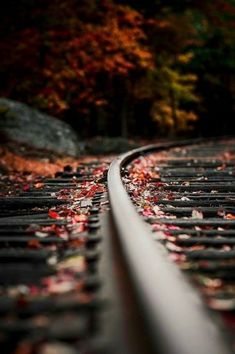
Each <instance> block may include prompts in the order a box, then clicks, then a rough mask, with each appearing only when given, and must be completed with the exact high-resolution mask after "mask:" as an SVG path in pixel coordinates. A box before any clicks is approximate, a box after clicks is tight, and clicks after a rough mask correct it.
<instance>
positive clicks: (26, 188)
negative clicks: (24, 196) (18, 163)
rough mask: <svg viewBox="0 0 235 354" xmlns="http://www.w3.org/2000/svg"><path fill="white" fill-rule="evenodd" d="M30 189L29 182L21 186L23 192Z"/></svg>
mask: <svg viewBox="0 0 235 354" xmlns="http://www.w3.org/2000/svg"><path fill="white" fill-rule="evenodd" d="M29 190H30V185H29V184H25V185H24V186H23V191H24V192H27V191H29Z"/></svg>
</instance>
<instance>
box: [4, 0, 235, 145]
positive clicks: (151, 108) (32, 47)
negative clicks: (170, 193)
mask: <svg viewBox="0 0 235 354" xmlns="http://www.w3.org/2000/svg"><path fill="white" fill-rule="evenodd" d="M234 30H235V1H234V0H214V1H211V0H174V1H170V0H151V1H148V3H147V1H146V2H144V1H141V0H119V1H118V0H115V1H114V0H113V1H112V0H99V1H98V0H64V1H63V0H50V1H49V0H37V1H35V0H18V1H15V0H8V1H7V2H5V4H4V8H3V7H2V8H1V12H0V53H1V55H0V96H1V97H7V98H11V99H13V100H17V101H21V102H24V103H27V104H29V105H31V106H33V107H36V108H37V109H40V110H41V111H44V112H46V113H49V114H51V115H53V116H55V117H58V118H59V119H61V120H64V121H66V122H68V123H69V124H70V125H72V126H73V128H75V130H76V132H77V133H78V134H79V136H80V137H81V138H84V137H91V136H96V135H102V136H123V137H143V136H144V137H147V138H151V137H156V136H164V137H166V136H167V137H172V136H185V135H193V136H198V135H210V136H211V135H221V134H232V133H234V125H235V124H233V121H234V113H235V31H234Z"/></svg>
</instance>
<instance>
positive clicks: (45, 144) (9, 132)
mask: <svg viewBox="0 0 235 354" xmlns="http://www.w3.org/2000/svg"><path fill="white" fill-rule="evenodd" d="M0 140H1V142H2V143H3V141H4V142H5V143H6V142H8V141H10V142H13V143H17V144H23V145H25V146H27V148H30V147H32V148H34V149H42V150H48V151H51V152H54V153H57V154H60V155H68V156H76V155H77V153H78V151H77V150H78V140H77V136H76V134H75V132H74V131H73V130H72V128H71V127H70V126H69V125H68V124H66V123H65V122H62V121H60V120H59V119H57V118H54V117H51V116H49V115H47V114H44V113H41V112H39V111H37V110H36V109H33V108H31V107H29V106H27V105H26V104H23V103H19V102H15V101H13V100H9V99H5V98H0Z"/></svg>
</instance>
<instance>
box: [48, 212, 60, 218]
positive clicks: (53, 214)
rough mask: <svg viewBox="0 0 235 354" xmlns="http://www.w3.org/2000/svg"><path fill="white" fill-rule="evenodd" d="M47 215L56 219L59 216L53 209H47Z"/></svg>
mask: <svg viewBox="0 0 235 354" xmlns="http://www.w3.org/2000/svg"><path fill="white" fill-rule="evenodd" d="M48 215H49V216H50V218H52V219H58V218H59V217H60V216H59V214H58V213H57V212H56V211H54V210H49V211H48Z"/></svg>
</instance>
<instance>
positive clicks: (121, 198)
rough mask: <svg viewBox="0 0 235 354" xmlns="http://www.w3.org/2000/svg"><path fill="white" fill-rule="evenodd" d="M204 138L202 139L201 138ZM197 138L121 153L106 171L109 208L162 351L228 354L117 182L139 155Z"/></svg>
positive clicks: (197, 300)
mask: <svg viewBox="0 0 235 354" xmlns="http://www.w3.org/2000/svg"><path fill="white" fill-rule="evenodd" d="M202 141H203V140H202ZM199 142H201V140H194V141H193V142H192V141H188V142H187V141H183V142H181V143H179V142H175V143H170V144H158V145H151V146H147V147H144V148H140V149H136V150H133V151H131V152H128V153H126V154H123V155H121V156H120V157H118V158H117V159H116V160H114V161H113V162H112V164H111V166H110V168H109V172H108V192H109V198H110V205H111V212H112V217H113V220H114V225H115V228H116V229H117V230H118V238H119V242H120V244H121V248H122V251H123V254H124V257H125V262H126V264H127V270H128V272H129V274H130V277H131V280H132V283H133V287H134V289H135V292H136V296H137V298H138V300H139V302H140V306H141V308H142V313H143V318H144V320H145V323H146V326H147V328H148V330H149V333H150V336H151V341H152V343H153V352H157V353H161V354H169V353H171V354H179V353H180V354H198V353H200V354H221V353H223V354H227V353H231V350H230V349H229V346H228V345H227V342H226V339H225V338H224V337H223V335H222V334H221V333H220V331H219V329H218V327H217V326H216V325H215V324H214V323H213V319H212V318H211V315H209V313H208V311H207V309H206V308H205V305H204V304H203V302H202V300H201V298H200V296H199V295H198V294H197V293H196V292H195V290H194V289H193V287H192V286H191V285H189V283H188V282H187V281H186V280H185V278H184V277H183V275H182V273H181V272H180V271H179V269H178V268H177V267H176V266H175V265H174V264H173V263H172V262H170V261H169V260H168V258H167V256H166V254H165V252H164V251H163V248H162V246H161V245H160V244H156V242H154V241H153V239H152V235H151V231H150V229H149V228H148V227H147V226H146V224H145V222H144V221H143V220H142V219H141V218H140V216H139V215H138V213H137V211H136V209H135V207H134V205H133V203H132V202H131V200H130V198H129V195H128V193H127V191H126V189H125V187H124V184H123V182H122V176H121V175H122V171H123V168H124V167H125V166H126V165H127V163H129V162H130V161H132V160H133V159H135V158H136V157H138V156H141V155H143V154H147V153H150V152H153V151H161V150H166V149H169V148H172V147H183V146H187V145H188V146H189V145H191V144H192V143H194V144H195V143H199Z"/></svg>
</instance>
